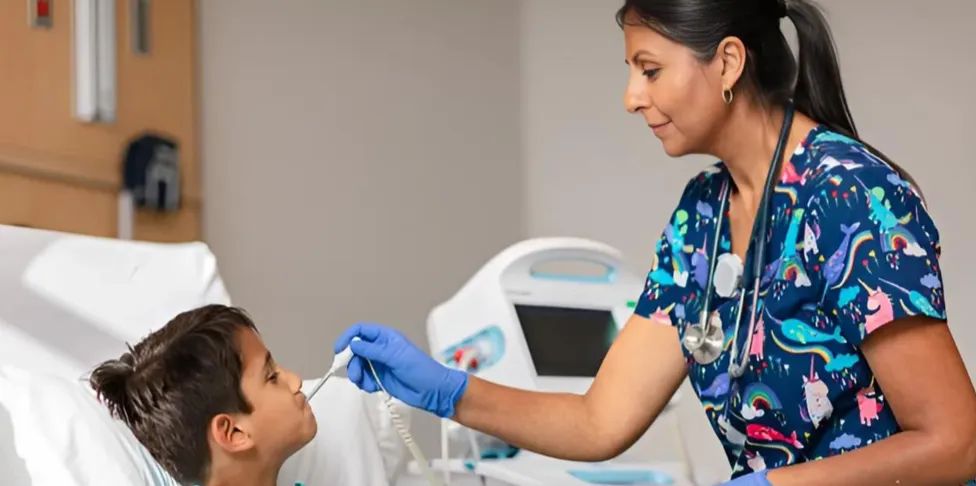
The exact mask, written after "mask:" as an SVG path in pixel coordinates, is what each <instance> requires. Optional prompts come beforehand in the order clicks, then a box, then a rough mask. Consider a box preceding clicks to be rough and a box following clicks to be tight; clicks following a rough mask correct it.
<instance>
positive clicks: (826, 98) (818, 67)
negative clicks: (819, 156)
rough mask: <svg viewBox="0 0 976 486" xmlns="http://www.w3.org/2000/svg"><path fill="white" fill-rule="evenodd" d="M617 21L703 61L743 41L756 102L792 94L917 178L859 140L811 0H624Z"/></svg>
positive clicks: (823, 120) (812, 113)
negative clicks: (786, 25) (784, 26)
mask: <svg viewBox="0 0 976 486" xmlns="http://www.w3.org/2000/svg"><path fill="white" fill-rule="evenodd" d="M783 17H787V18H789V20H791V21H792V22H793V25H794V26H795V27H796V34H797V44H798V47H799V52H798V56H797V57H796V58H794V57H793V52H792V50H791V49H790V45H789V43H788V42H787V40H786V36H785V35H784V34H783V31H782V30H781V28H780V21H781V19H782V18H783ZM617 24H618V25H620V26H621V27H623V26H624V25H643V26H646V27H649V28H651V29H653V30H654V31H656V32H658V33H660V34H661V35H663V36H665V37H667V38H669V39H671V40H672V41H674V42H677V43H679V44H681V45H684V46H685V47H688V48H689V49H691V50H692V52H694V53H695V55H696V56H698V58H699V59H701V60H703V61H707V60H711V59H712V58H714V56H715V54H716V52H717V49H718V46H719V44H720V43H721V42H722V40H723V39H725V38H726V37H737V38H739V39H740V40H741V41H742V43H743V45H745V47H746V50H747V54H746V65H745V69H744V71H743V77H742V79H741V84H740V85H739V86H741V87H742V88H744V89H745V90H747V92H748V93H749V94H752V95H753V96H754V97H755V99H756V100H757V101H758V102H760V103H762V104H764V105H769V106H781V105H784V104H785V103H786V102H787V101H788V100H790V99H791V98H792V99H793V102H794V104H795V106H796V109H797V111H799V112H801V113H804V114H806V115H807V116H809V117H810V118H812V119H813V120H815V121H816V122H817V123H820V124H822V125H825V126H827V127H828V128H830V129H831V130H834V131H836V132H838V133H841V134H844V135H847V136H849V137H851V138H854V139H857V140H859V141H861V142H862V143H864V145H865V146H866V147H868V149H869V150H871V151H872V152H873V153H874V154H875V155H877V156H879V157H881V158H882V159H884V160H885V161H886V162H888V163H889V164H891V165H892V167H894V168H895V169H896V170H898V171H899V172H901V174H902V176H903V177H905V178H906V179H908V180H909V181H910V182H912V183H913V184H914V183H915V181H914V180H913V179H912V177H911V176H910V175H908V173H907V172H906V171H905V170H903V169H902V168H901V167H899V166H898V165H897V164H895V163H894V162H892V161H891V160H890V159H888V158H887V157H885V156H884V154H882V153H881V152H879V151H878V150H876V149H874V148H873V147H871V146H870V145H868V144H867V143H865V142H864V141H863V140H860V139H859V136H858V132H857V127H856V126H855V125H854V117H853V116H852V115H851V110H850V108H849V107H848V105H847V96H846V95H845V93H844V84H843V82H842V80H841V74H840V63H839V62H838V60H837V49H836V47H835V45H834V39H833V35H832V34H831V31H830V26H829V25H828V23H827V19H826V18H825V16H824V14H823V11H822V10H821V9H820V8H819V7H818V6H817V5H816V4H815V3H813V2H812V1H811V0H625V2H624V6H623V7H621V8H620V10H618V11H617ZM715 96H720V93H716V94H715ZM916 188H917V185H916Z"/></svg>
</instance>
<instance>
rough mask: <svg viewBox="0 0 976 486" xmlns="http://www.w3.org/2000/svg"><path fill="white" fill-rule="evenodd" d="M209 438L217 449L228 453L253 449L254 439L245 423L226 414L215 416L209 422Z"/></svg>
mask: <svg viewBox="0 0 976 486" xmlns="http://www.w3.org/2000/svg"><path fill="white" fill-rule="evenodd" d="M210 437H211V438H212V440H213V441H214V443H215V444H216V445H217V447H219V448H221V449H223V450H224V451H226V452H229V453H235V452H243V451H246V450H248V449H251V448H252V447H254V438H253V436H252V435H251V433H250V428H249V427H248V424H247V421H246V420H241V419H240V418H239V417H234V416H233V415H229V414H226V413H222V414H220V415H217V416H216V417H214V418H213V420H211V421H210Z"/></svg>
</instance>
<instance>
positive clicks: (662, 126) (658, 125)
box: [647, 121, 671, 135]
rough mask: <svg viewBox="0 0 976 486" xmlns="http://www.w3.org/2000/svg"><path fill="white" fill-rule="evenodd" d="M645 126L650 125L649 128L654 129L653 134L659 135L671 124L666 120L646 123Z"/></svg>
mask: <svg viewBox="0 0 976 486" xmlns="http://www.w3.org/2000/svg"><path fill="white" fill-rule="evenodd" d="M647 126H649V127H651V130H654V134H655V135H659V134H660V133H661V132H663V131H664V130H666V129H667V128H668V127H669V126H671V122H669V121H668V122H664V123H656V124H655V123H648V124H647Z"/></svg>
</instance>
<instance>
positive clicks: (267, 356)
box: [264, 351, 274, 370]
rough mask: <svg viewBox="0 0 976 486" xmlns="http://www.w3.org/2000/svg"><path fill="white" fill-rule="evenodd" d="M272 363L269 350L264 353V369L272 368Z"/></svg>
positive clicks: (272, 359)
mask: <svg viewBox="0 0 976 486" xmlns="http://www.w3.org/2000/svg"><path fill="white" fill-rule="evenodd" d="M272 364H274V358H272V357H271V351H268V354H265V355H264V369H265V370H271V369H273V368H274V366H272Z"/></svg>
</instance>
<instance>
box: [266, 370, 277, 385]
mask: <svg viewBox="0 0 976 486" xmlns="http://www.w3.org/2000/svg"><path fill="white" fill-rule="evenodd" d="M278 375H279V373H278V372H277V371H275V372H274V373H271V376H269V377H268V381H270V382H271V383H276V382H277V381H278Z"/></svg>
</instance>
